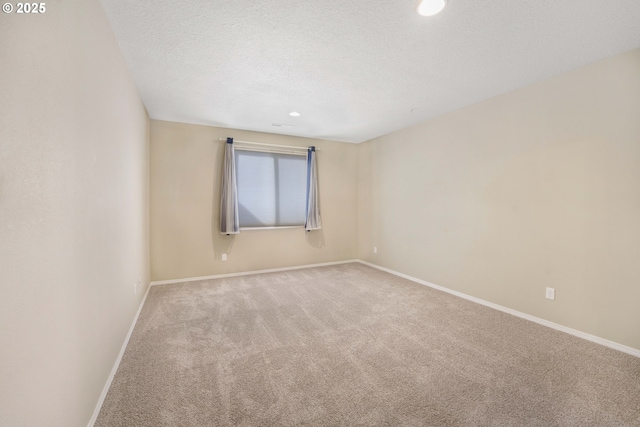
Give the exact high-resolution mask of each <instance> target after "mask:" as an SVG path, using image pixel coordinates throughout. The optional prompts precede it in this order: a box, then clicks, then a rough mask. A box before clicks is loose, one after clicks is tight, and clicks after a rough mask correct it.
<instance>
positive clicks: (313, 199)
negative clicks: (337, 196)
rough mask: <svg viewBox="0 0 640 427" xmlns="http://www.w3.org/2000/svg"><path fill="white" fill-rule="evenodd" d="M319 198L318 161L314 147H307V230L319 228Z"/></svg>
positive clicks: (305, 224)
mask: <svg viewBox="0 0 640 427" xmlns="http://www.w3.org/2000/svg"><path fill="white" fill-rule="evenodd" d="M321 228H322V220H321V219H320V200H319V198H318V162H317V159H316V147H309V150H308V151H307V215H306V220H305V222H304V229H305V230H307V231H311V230H320V229H321Z"/></svg>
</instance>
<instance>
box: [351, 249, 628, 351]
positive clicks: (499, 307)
mask: <svg viewBox="0 0 640 427" xmlns="http://www.w3.org/2000/svg"><path fill="white" fill-rule="evenodd" d="M358 262H359V263H361V264H364V265H368V266H369V267H373V268H377V269H378V270H382V271H386V272H387V273H391V274H393V275H396V276H399V277H402V278H405V279H408V280H411V281H412V282H416V283H419V284H421V285H425V286H429V287H430V288H434V289H437V290H439V291H442V292H446V293H448V294H451V295H455V296H457V297H460V298H464V299H466V300H469V301H473V302H475V303H478V304H482V305H484V306H487V307H490V308H493V309H495V310H499V311H502V312H505V313H508V314H511V315H513V316H516V317H520V318H522V319H526V320H530V321H532V322H535V323H538V324H540V325H543V326H547V327H549V328H552V329H556V330H558V331H561V332H565V333H567V334H570V335H574V336H576V337H579V338H582V339H585V340H587V341H591V342H594V343H596V344H600V345H604V346H605V347H609V348H612V349H614V350H618V351H621V352H623V353H627V354H630V355H632V356H636V357H640V350H638V349H636V348H633V347H628V346H626V345H623V344H619V343H617V342H614V341H609V340H607V339H604V338H600V337H598V336H595V335H591V334H588V333H586V332H582V331H578V330H577V329H572V328H569V327H567V326H563V325H560V324H558V323H554V322H550V321H548V320H545V319H541V318H539V317H535V316H532V315H530V314H527V313H523V312H521V311H517V310H513V309H511V308H508V307H504V306H502V305H498V304H494V303H492V302H489V301H485V300H483V299H480V298H476V297H473V296H471V295H467V294H463V293H462V292H458V291H454V290H452V289H449V288H445V287H444V286H439V285H436V284H433V283H430V282H427V281H426V280H422V279H418V278H416V277H412V276H409V275H407V274H403V273H400V272H397V271H395V270H391V269H390V268H386V267H381V266H379V265H376V264H372V263H370V262H367V261H362V260H358Z"/></svg>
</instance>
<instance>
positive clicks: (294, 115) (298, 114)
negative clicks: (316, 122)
mask: <svg viewBox="0 0 640 427" xmlns="http://www.w3.org/2000/svg"><path fill="white" fill-rule="evenodd" d="M289 115H290V116H291V117H298V116H300V113H298V112H297V111H292V112H290V113H289Z"/></svg>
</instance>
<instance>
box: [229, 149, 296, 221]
mask: <svg viewBox="0 0 640 427" xmlns="http://www.w3.org/2000/svg"><path fill="white" fill-rule="evenodd" d="M240 144H241V143H239V144H234V151H252V152H258V153H273V154H287V155H293V156H301V157H304V158H305V160H306V158H307V151H308V148H307V147H300V151H294V150H287V149H276V148H274V149H271V148H266V147H265V148H261V147H260V148H259V147H247V146H243V145H240ZM302 150H304V151H302ZM236 167H237V164H236ZM237 175H238V171H237V170H236V176H237ZM236 179H237V178H236ZM305 180H306V174H305ZM305 182H306V181H305ZM236 185H237V183H236ZM238 197H240V187H239V186H238ZM305 210H306V207H305ZM238 220H239V219H238ZM239 221H240V220H239ZM288 228H304V221H303V223H302V224H301V225H269V226H264V227H246V226H245V227H243V226H242V224H240V226H239V230H240V231H252V230H283V229H288Z"/></svg>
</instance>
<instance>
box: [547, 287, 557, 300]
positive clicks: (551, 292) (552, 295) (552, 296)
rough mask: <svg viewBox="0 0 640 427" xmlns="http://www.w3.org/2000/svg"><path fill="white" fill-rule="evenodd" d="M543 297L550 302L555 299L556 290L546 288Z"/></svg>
mask: <svg viewBox="0 0 640 427" xmlns="http://www.w3.org/2000/svg"><path fill="white" fill-rule="evenodd" d="M545 296H546V298H547V299H551V300H554V299H556V290H555V289H553V288H547V290H546V295H545Z"/></svg>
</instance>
